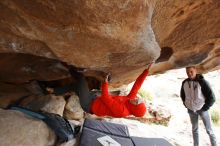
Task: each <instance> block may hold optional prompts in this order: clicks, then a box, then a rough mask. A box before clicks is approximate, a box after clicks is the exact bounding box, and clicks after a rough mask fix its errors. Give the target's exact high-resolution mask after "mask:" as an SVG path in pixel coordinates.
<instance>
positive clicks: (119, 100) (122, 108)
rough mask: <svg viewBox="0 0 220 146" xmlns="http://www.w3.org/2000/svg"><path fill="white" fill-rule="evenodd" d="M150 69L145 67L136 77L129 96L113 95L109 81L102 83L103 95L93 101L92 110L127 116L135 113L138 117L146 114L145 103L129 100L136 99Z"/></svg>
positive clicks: (116, 115) (103, 114)
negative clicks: (134, 102) (109, 91)
mask: <svg viewBox="0 0 220 146" xmlns="http://www.w3.org/2000/svg"><path fill="white" fill-rule="evenodd" d="M148 73H149V70H148V69H145V70H144V71H143V73H142V74H141V75H140V76H139V77H138V78H137V79H136V81H135V83H134V85H133V87H132V89H131V91H130V93H129V94H128V95H127V96H111V95H109V93H108V83H107V82H104V83H103V85H102V95H101V96H98V97H97V98H96V99H95V100H94V101H93V103H92V106H91V111H92V113H94V114H95V115H97V116H112V117H126V116H129V115H134V116H136V117H142V116H144V114H145V112H146V106H145V104H144V103H141V104H138V105H134V104H131V103H130V102H129V100H130V99H134V98H135V97H136V95H137V92H138V90H139V89H140V88H141V85H142V84H143V82H144V80H145V78H146V76H147V75H148Z"/></svg>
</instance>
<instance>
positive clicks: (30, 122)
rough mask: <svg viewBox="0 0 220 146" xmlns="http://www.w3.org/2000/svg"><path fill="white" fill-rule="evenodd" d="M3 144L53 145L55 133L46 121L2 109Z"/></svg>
mask: <svg viewBox="0 0 220 146" xmlns="http://www.w3.org/2000/svg"><path fill="white" fill-rule="evenodd" d="M0 117H1V118H0V129H1V130H0V145H1V146H15V145H22V146H52V145H54V143H55V140H56V136H55V134H54V133H53V132H52V131H51V130H50V129H49V128H48V127H47V126H46V124H45V123H43V122H41V121H39V120H35V119H32V118H29V117H27V116H25V115H24V114H22V113H20V112H17V111H12V110H2V109H0Z"/></svg>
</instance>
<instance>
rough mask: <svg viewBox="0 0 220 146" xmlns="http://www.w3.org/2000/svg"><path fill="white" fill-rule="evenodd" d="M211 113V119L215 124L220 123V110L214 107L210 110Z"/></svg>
mask: <svg viewBox="0 0 220 146" xmlns="http://www.w3.org/2000/svg"><path fill="white" fill-rule="evenodd" d="M210 113H211V119H212V122H213V123H214V124H215V125H218V124H220V112H219V110H218V109H212V110H211V111H210Z"/></svg>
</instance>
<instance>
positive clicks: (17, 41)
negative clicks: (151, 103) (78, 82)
mask: <svg viewBox="0 0 220 146" xmlns="http://www.w3.org/2000/svg"><path fill="white" fill-rule="evenodd" d="M219 14H220V1H219V0H199V1H191V0H185V1H175V0H166V1H162V0H161V1H156V0H111V1H109V0H83V1H82V0H74V1H73V0H65V1H62V0H56V1H49V0H35V1H34V0H32V1H29V0H28V1H27V0H10V1H8V0H1V1H0V68H1V69H0V81H4V82H22V81H23V82H25V81H28V80H32V79H37V80H56V79H61V78H65V77H67V76H69V74H68V71H67V69H66V68H65V67H64V66H63V65H62V64H61V63H60V62H59V61H62V62H66V63H67V64H69V65H74V66H76V67H80V68H86V69H87V70H91V71H95V72H96V71H97V74H98V72H110V73H111V74H112V78H113V80H112V85H115V86H118V85H122V84H125V83H129V82H131V81H133V80H134V79H135V78H136V77H137V76H138V75H139V74H140V73H141V72H142V70H143V69H144V68H145V67H146V65H147V64H149V63H150V62H151V61H155V60H156V63H155V65H153V67H152V69H151V73H152V74H156V73H160V72H163V71H166V70H170V69H175V68H182V67H185V66H188V65H197V66H198V68H199V71H201V72H207V71H210V70H216V69H219V68H220V65H219V64H220V58H219V54H220V39H219V37H220V29H219V28H220V15H219Z"/></svg>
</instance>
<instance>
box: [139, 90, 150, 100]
mask: <svg viewBox="0 0 220 146" xmlns="http://www.w3.org/2000/svg"><path fill="white" fill-rule="evenodd" d="M138 94H139V95H140V96H141V97H142V98H144V99H145V100H149V101H152V100H153V96H152V94H151V93H150V92H149V91H147V90H144V89H140V90H139V91H138Z"/></svg>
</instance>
